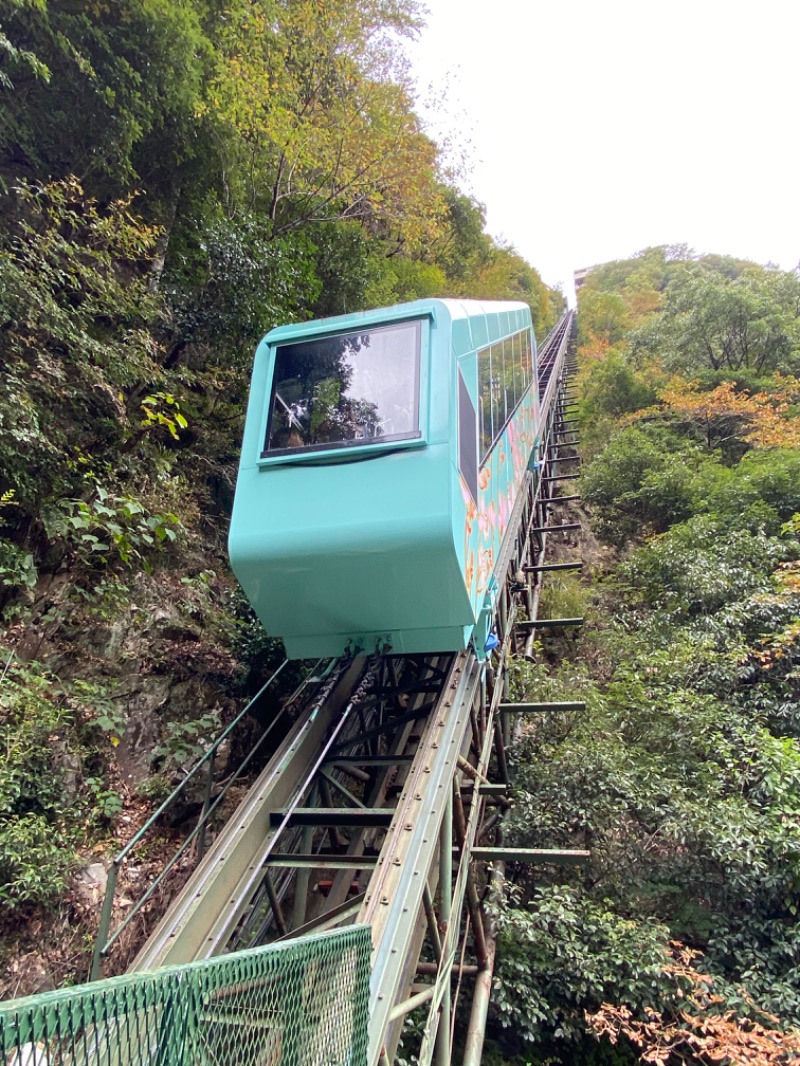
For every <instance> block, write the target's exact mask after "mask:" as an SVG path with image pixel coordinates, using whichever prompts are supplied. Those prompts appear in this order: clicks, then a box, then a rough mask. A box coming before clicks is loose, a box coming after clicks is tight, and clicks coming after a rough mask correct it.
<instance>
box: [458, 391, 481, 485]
mask: <svg viewBox="0 0 800 1066" xmlns="http://www.w3.org/2000/svg"><path fill="white" fill-rule="evenodd" d="M458 468H459V470H460V471H461V476H462V477H463V478H464V482H465V484H466V486H467V488H468V489H469V491H470V494H471V495H472V499H473V500H474V501H475V503H477V502H478V422H477V419H476V417H475V408H474V407H473V405H472V400H471V399H470V395H469V389H468V388H467V384H466V382H465V381H464V378H463V376H462V374H461V371H460V370H459V372H458Z"/></svg>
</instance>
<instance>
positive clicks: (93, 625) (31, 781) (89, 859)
mask: <svg viewBox="0 0 800 1066" xmlns="http://www.w3.org/2000/svg"><path fill="white" fill-rule="evenodd" d="M198 561H200V562H202V563H205V565H204V566H201V567H200V568H199V569H198V568H197V564H198ZM187 562H190V563H191V565H193V566H194V567H195V568H196V570H195V573H194V574H193V573H192V572H191V571H190V570H187V569H185V567H186V564H187ZM198 575H201V576H198ZM76 580H78V578H76V575H71V574H70V573H69V572H65V573H63V574H59V575H58V577H57V579H50V578H45V579H42V580H41V581H40V583H39V585H38V586H37V588H36V589H35V590H34V591H33V592H32V594H31V596H30V600H29V602H28V603H27V604H26V605H25V610H24V611H23V610H20V611H18V612H17V616H16V618H15V619H13V620H12V621H11V624H9V625H8V626H6V627H5V628H4V629H3V630H2V631H0V645H1V646H2V647H3V649H4V655H3V664H2V667H0V672H2V671H3V669H4V670H5V673H4V681H3V688H2V691H0V702H2V707H0V732H2V731H3V724H2V720H3V715H4V714H5V716H6V717H7V722H6V727H7V728H8V729H9V730H10V729H13V728H16V731H17V733H18V734H19V736H21V737H22V738H23V740H21V741H20V742H19V744H20V745H22V746H24V744H25V743H27V741H26V740H25V739H24V738H25V737H27V736H29V735H30V738H31V739H30V743H31V748H32V749H33V748H34V747H35V748H36V752H37V754H36V757H35V758H34V759H32V760H31V759H27V761H26V758H22V756H21V758H20V762H19V765H17V766H15V767H12V770H13V773H14V774H15V775H16V778H15V780H17V781H18V784H17V786H16V787H17V792H18V795H17V798H16V799H15V800H12V799H10V798H9V797H8V795H7V794H6V793H7V792H8V790H4V789H3V788H1V787H0V873H2V875H3V880H4V881H5V882H6V886H7V887H6V888H5V890H4V902H6V904H7V906H6V908H4V914H5V919H3V920H0V963H3V964H4V966H3V967H2V968H3V969H4V971H5V975H6V976H5V979H4V980H2V981H0V998H9V997H13V996H19V995H27V994H31V993H34V992H37V991H43V990H46V989H47V988H51V987H58V986H61V985H63V984H66V983H72V982H75V981H81V980H85V979H86V976H87V973H88V965H89V960H90V954H91V948H92V943H93V938H94V935H95V932H96V930H97V925H98V921H99V916H100V909H101V907H102V903H103V898H104V895H105V888H106V881H107V870H108V867H109V865H110V863H111V860H112V859H113V856H114V854H116V852H117V851H119V849H120V847H121V846H122V845H123V844H124V843H125V842H126V841H127V840H129V839H130V838H131V837H132V836H133V835H134V833H135V832H136V830H137V829H138V828H139V827H140V826H141V825H142V824H144V822H145V821H146V820H147V818H148V817H149V815H150V813H151V812H152V811H153V810H154V809H155V807H156V806H157V805H158V803H159V802H160V801H161V799H162V798H163V797H164V796H166V795H167V794H168V793H169V791H170V790H171V789H172V788H173V787H174V786H175V785H176V784H177V783H178V782H179V781H181V780H182V779H183V778H184V777H185V775H186V772H187V771H188V769H189V768H190V766H191V765H192V764H193V763H194V762H195V761H196V759H197V758H198V757H199V756H200V755H201V754H202V752H203V751H204V750H206V748H207V747H208V746H209V744H210V743H211V742H212V741H213V740H214V738H215V737H216V736H217V735H218V734H219V732H220V731H221V730H222V729H223V728H224V726H225V725H226V724H227V723H228V722H229V721H231V719H232V718H233V717H234V715H235V714H236V713H237V712H238V711H239V710H240V709H241V707H242V706H243V704H244V703H245V702H246V700H247V697H248V691H249V689H250V687H251V685H250V683H249V682H252V685H257V684H258V681H259V676H260V675H259V671H258V669H257V664H256V665H255V666H254V669H253V671H252V677H251V676H250V675H251V666H253V665H254V664H255V663H256V660H257V659H258V654H256V655H255V658H254V656H253V652H254V651H255V652H256V653H260V654H261V655H262V656H264V655H265V656H266V659H267V660H268V661H269V660H270V659H271V658H272V657H273V654H272V652H271V651H270V649H269V648H267V650H266V651H265V650H264V648H263V647H262V645H263V644H264V640H263V638H262V635H261V634H260V633H259V630H258V629H257V628H256V627H254V626H252V627H251V624H250V622H249V620H248V618H247V615H246V612H245V610H244V608H243V605H242V603H241V601H240V599H239V597H238V593H237V589H236V585H235V582H234V580H233V578H232V577H231V576H230V575H229V574H228V573H227V571H226V564H225V561H224V560H223V559H220V558H219V557H218V556H214V555H213V554H212V553H211V552H209V553H208V554H207V555H206V556H205V557H204V558H203V557H200V559H198V555H197V552H195V553H194V556H193V558H192V559H191V560H186V558H185V557H184V556H183V555H181V554H180V553H179V552H175V553H174V554H173V555H172V556H170V557H169V558H166V559H164V560H163V564H162V565H161V566H160V567H159V569H158V570H157V571H154V572H152V573H150V574H147V573H141V574H139V575H136V576H135V578H133V579H132V580H130V582H129V583H128V584H127V586H126V588H125V595H124V596H123V595H120V594H118V595H117V596H116V599H115V600H114V601H113V602H108V603H104V604H102V605H101V609H98V604H97V602H93V603H89V604H88V606H87V605H86V602H85V600H84V599H83V598H82V597H80V596H78V597H76V595H75V587H76V584H75V583H76ZM76 601H77V602H76ZM243 635H244V636H247V637H248V638H249V643H248V641H243V639H242V637H243ZM259 728H260V727H259V725H258V724H257V723H255V722H251V721H249V720H246V721H245V722H244V723H243V725H242V728H241V729H240V730H239V731H238V732H237V733H236V734H235V735H234V736H233V737H232V744H231V742H228V743H226V744H225V745H224V747H223V748H221V749H220V751H219V753H218V756H217V758H216V763H215V779H216V780H221V779H223V778H225V777H226V775H228V774H229V773H230V769H231V751H232V750H234V752H235V755H236V758H237V759H239V760H240V758H241V755H242V753H243V752H244V751H246V750H248V745H249V744H250V743H251V737H252V735H253V734H254V733H256V732H257V731H258V729H259ZM18 746H19V745H18ZM5 769H6V771H7V772H10V771H8V768H7V767H6V768H5ZM204 790H205V777H204V776H199V777H198V779H197V781H196V783H193V785H192V787H191V788H189V789H188V790H187V791H186V792H185V794H184V795H182V797H181V800H180V803H178V804H176V805H175V806H174V808H172V809H171V810H170V811H169V812H168V815H167V816H165V818H164V819H163V820H162V821H160V822H159V824H158V825H157V826H156V827H155V831H154V832H153V833H152V834H151V835H150V837H149V838H148V840H147V841H146V842H145V843H144V844H143V846H142V853H141V855H138V854H137V856H136V857H132V859H131V861H130V863H127V864H126V865H125V867H124V868H123V870H122V872H121V877H120V886H119V890H118V892H117V903H116V905H115V916H116V918H120V917H124V914H125V912H126V909H127V908H128V907H130V906H131V905H132V904H133V902H134V901H135V900H136V899H138V897H139V896H140V895H141V893H142V892H143V891H144V890H145V889H146V888H147V886H148V885H149V884H150V883H151V882H152V879H153V878H154V877H155V876H156V874H157V873H158V872H159V870H160V869H161V867H162V866H163V863H164V862H165V861H166V859H167V858H168V857H169V856H170V855H171V854H173V853H174V851H175V849H176V847H177V846H178V845H179V844H180V842H181V841H182V840H183V839H185V837H186V834H187V832H189V831H190V830H191V828H192V826H194V825H195V824H196V818H197V815H198V812H199V810H200V809H201V806H202V801H203V793H204ZM217 790H218V788H217V786H216V785H215V792H216V791H217ZM3 808H4V809H3ZM12 823H13V824H14V825H16V826H17V827H20V826H27V825H30V826H31V827H33V828H34V829H35V830H36V832H39V830H41V831H42V833H43V834H44V838H43V839H40V838H39V837H38V836H37V837H36V838H35V840H34V842H33V843H34V845H35V846H30V847H27V850H26V841H25V840H24V839H17V838H13V839H12V837H11V836H10V835H9V832H8V831H7V826H8V825H10V824H12ZM162 823H163V824H162ZM32 831H33V830H32ZM44 840H49V842H50V843H51V844H52V845H53V850H50V848H49V846H48V847H45V846H44ZM28 843H29V844H30V841H29V842H28ZM192 855H193V852H192V850H191V849H190V854H189V855H188V857H187V860H186V861H185V862H183V863H181V864H179V867H178V868H177V869H176V871H175V873H174V875H173V876H172V877H171V878H170V880H169V882H168V884H167V886H166V887H165V890H164V891H162V892H160V893H159V894H158V899H157V900H156V901H155V903H154V906H153V907H151V908H150V915H149V917H150V918H152V916H153V913H154V911H155V910H158V909H159V908H160V909H163V907H164V906H166V903H167V902H168V898H169V895H170V894H171V891H172V890H173V889H174V888H175V887H177V885H178V884H179V882H180V879H181V877H182V876H183V875H184V873H185V872H186V871H187V870H188V868H189V866H190V865H191V860H192ZM15 882H19V884H18V888H17V889H15V888H14V885H15ZM146 924H147V923H146V922H145V923H140V926H139V930H138V933H137V935H139V936H140V935H141V933H142V932H143V931H144V929H145V926H146ZM134 941H135V938H133V939H132V938H130V937H129V938H128V940H126V942H125V943H124V944H123V945H122V951H121V954H120V957H119V959H118V960H116V961H115V962H114V963H113V964H112V966H111V968H110V969H111V971H112V972H116V971H118V970H119V969H120V968H121V967H122V966H124V962H125V958H126V957H128V956H130V955H131V953H132V952H133V951H134V950H135V948H136V946H137V945H136V943H135V942H134Z"/></svg>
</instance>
